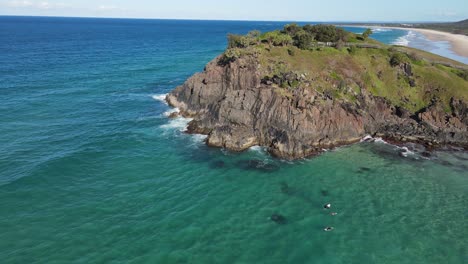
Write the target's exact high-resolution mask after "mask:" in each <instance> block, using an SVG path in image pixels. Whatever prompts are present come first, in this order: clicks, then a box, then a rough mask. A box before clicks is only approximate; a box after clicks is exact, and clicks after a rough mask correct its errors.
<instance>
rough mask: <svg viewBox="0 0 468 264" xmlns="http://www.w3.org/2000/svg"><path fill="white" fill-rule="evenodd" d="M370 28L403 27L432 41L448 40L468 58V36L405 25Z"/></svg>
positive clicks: (456, 50) (460, 53) (459, 53)
mask: <svg viewBox="0 0 468 264" xmlns="http://www.w3.org/2000/svg"><path fill="white" fill-rule="evenodd" d="M370 28H392V29H402V30H412V31H415V32H419V33H421V34H423V35H424V36H425V37H426V38H427V39H429V40H431V41H448V42H449V43H450V46H451V49H452V51H453V52H455V53H456V54H458V55H460V56H463V57H466V58H468V36H465V35H459V34H451V33H447V32H442V31H437V30H431V29H421V28H403V27H378V26H372V27H370Z"/></svg>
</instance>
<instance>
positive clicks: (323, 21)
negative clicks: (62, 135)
mask: <svg viewBox="0 0 468 264" xmlns="http://www.w3.org/2000/svg"><path fill="white" fill-rule="evenodd" d="M0 17H38V18H84V19H90V18H92V19H128V20H180V21H232V22H298V23H302V22H305V23H310V22H315V23H375V24H376V23H389V24H401V23H454V22H459V21H463V20H456V21H403V20H401V21H365V20H361V21H358V20H321V21H312V20H308V21H307V20H257V19H206V18H144V17H97V16H41V15H34V16H31V15H1V14H0Z"/></svg>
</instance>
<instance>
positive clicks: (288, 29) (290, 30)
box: [283, 23, 302, 37]
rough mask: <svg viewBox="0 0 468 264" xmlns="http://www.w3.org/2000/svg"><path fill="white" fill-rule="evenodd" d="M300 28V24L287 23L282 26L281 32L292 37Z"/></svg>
mask: <svg viewBox="0 0 468 264" xmlns="http://www.w3.org/2000/svg"><path fill="white" fill-rule="evenodd" d="M300 30H302V28H301V27H300V26H298V25H297V24H296V23H293V24H287V25H286V26H284V28H283V33H286V34H288V35H289V36H291V37H294V36H295V35H296V33H297V32H299V31H300Z"/></svg>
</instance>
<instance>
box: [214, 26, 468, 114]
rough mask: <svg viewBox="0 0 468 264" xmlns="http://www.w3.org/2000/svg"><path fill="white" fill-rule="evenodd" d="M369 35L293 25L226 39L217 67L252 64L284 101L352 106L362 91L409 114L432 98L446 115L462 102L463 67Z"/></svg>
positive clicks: (466, 94)
mask: <svg viewBox="0 0 468 264" xmlns="http://www.w3.org/2000/svg"><path fill="white" fill-rule="evenodd" d="M364 33H366V32H364ZM369 35H370V32H367V33H366V34H362V35H360V34H353V33H350V32H346V31H344V30H341V29H339V28H336V27H334V26H328V25H314V26H312V25H306V26H303V27H301V26H298V25H296V24H290V25H286V26H285V27H284V29H283V30H281V31H273V32H267V33H263V34H260V32H258V31H253V32H250V33H249V34H247V35H245V36H238V35H229V36H228V49H227V50H226V52H225V53H224V54H223V56H222V57H221V59H220V63H222V64H227V63H231V62H233V61H235V60H238V59H243V58H245V59H249V61H250V60H251V59H254V60H255V61H257V62H258V64H259V71H260V74H261V75H262V76H263V78H262V83H264V84H266V85H270V86H272V87H275V90H276V91H277V92H278V93H279V94H281V95H284V96H285V97H288V98H289V97H291V96H292V94H293V92H292V91H293V89H298V88H303V89H312V90H314V91H315V92H318V93H319V94H322V95H323V98H332V99H334V100H339V101H344V102H349V103H357V102H358V101H359V97H360V96H361V95H362V93H363V92H367V93H370V94H372V95H374V96H381V97H385V98H386V99H388V100H390V101H391V102H392V103H393V104H394V105H396V106H400V107H403V108H405V109H408V110H410V111H412V112H417V111H419V110H421V109H423V108H424V107H427V106H428V105H429V104H430V103H431V101H433V100H434V99H437V100H440V101H441V102H442V103H443V104H444V107H445V108H446V109H448V110H449V109H450V107H449V102H450V99H451V98H452V97H455V98H458V99H463V100H468V80H467V79H468V68H467V66H466V65H465V64H463V63H459V62H456V61H453V60H450V59H447V58H444V57H440V56H438V55H435V54H432V53H428V52H424V51H421V50H417V49H412V48H408V47H400V46H387V45H384V44H382V43H379V42H377V41H375V40H373V39H370V38H369ZM364 37H365V38H364ZM246 62H247V61H246Z"/></svg>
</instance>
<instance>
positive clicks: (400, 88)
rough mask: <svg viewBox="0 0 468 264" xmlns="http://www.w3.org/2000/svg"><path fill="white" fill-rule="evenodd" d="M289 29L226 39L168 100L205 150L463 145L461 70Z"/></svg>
mask: <svg viewBox="0 0 468 264" xmlns="http://www.w3.org/2000/svg"><path fill="white" fill-rule="evenodd" d="M289 26H291V25H289ZM293 26H294V25H293ZM294 27H296V28H295V29H294V30H293V31H296V32H293V33H291V32H290V31H291V30H290V28H288V26H286V27H285V29H284V30H283V31H281V32H276V33H275V34H276V36H280V37H282V38H284V40H282V39H280V40H278V41H276V39H274V38H273V37H270V36H265V34H262V35H260V34H259V33H250V34H249V35H247V36H243V37H242V36H234V37H233V36H230V39H229V47H228V49H227V50H226V52H225V53H223V54H222V55H220V56H218V57H217V58H215V59H214V60H213V61H211V62H210V63H208V65H206V67H205V69H204V71H203V72H201V73H197V74H195V75H194V76H192V77H191V78H189V79H188V80H187V81H186V82H185V83H184V84H183V85H181V86H179V87H177V88H176V89H175V90H173V91H172V92H171V93H170V94H168V95H167V97H166V100H167V102H168V103H169V104H170V105H171V106H173V107H177V108H178V109H179V110H180V114H181V115H183V116H185V117H191V118H193V121H191V122H190V123H189V126H188V132H189V133H199V134H206V135H208V137H207V140H206V143H207V144H208V145H210V146H215V147H223V148H227V149H230V150H233V151H242V150H245V149H248V148H250V147H252V146H254V145H260V146H265V147H267V148H268V150H269V152H270V153H271V154H273V155H274V156H277V157H280V158H284V159H296V158H302V157H306V156H310V155H314V154H317V153H320V152H321V151H322V149H326V148H331V147H335V146H340V145H345V144H351V143H353V142H357V141H359V140H360V139H362V138H363V137H364V136H366V135H372V136H379V137H383V138H388V139H390V140H393V141H398V142H419V143H423V144H425V145H427V146H430V147H440V146H444V145H454V146H458V147H462V148H467V147H468V104H467V102H468V81H467V77H466V74H467V71H466V68H464V65H456V64H454V65H452V64H451V63H452V62H450V61H446V60H444V59H442V58H440V61H438V63H435V62H434V60H433V56H434V55H432V54H430V56H429V55H427V54H426V53H424V52H421V51H417V50H412V49H408V48H403V47H390V46H385V45H383V44H380V43H377V42H375V41H371V40H368V39H367V36H360V35H355V34H352V33H348V32H345V33H343V32H341V31H340V32H338V35H339V34H341V35H342V36H339V38H338V37H335V39H332V40H333V41H326V42H321V41H319V40H320V39H317V37H316V36H317V34H316V35H314V36H315V38H312V40H310V39H308V41H309V42H308V43H306V44H307V45H306V44H304V43H299V42H300V41H298V39H300V37H298V34H299V33H298V32H300V31H301V30H302V31H305V32H306V33H307V28H305V27H298V26H294ZM309 29H310V28H309ZM332 29H333V28H332ZM343 34H344V37H343ZM288 36H289V38H288ZM233 38H234V39H233ZM241 38H245V39H241ZM278 38H279V37H278ZM345 40H346V41H345ZM302 44H304V45H302ZM426 55H427V56H426Z"/></svg>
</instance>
